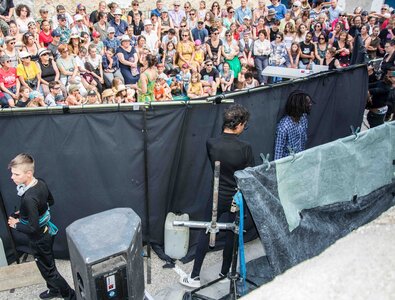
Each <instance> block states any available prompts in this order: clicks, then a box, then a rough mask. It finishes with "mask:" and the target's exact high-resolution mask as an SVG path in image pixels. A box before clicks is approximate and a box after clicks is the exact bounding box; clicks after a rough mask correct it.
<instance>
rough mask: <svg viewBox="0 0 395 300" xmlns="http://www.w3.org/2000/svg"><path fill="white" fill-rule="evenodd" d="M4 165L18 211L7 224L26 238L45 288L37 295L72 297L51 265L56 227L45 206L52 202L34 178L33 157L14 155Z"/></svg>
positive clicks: (54, 267)
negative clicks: (7, 171) (18, 198)
mask: <svg viewBox="0 0 395 300" xmlns="http://www.w3.org/2000/svg"><path fill="white" fill-rule="evenodd" d="M8 167H9V169H11V173H12V176H11V179H12V180H13V181H14V183H15V184H16V185H17V191H18V196H20V197H21V205H20V210H19V211H18V212H16V213H14V214H13V215H12V216H10V217H9V218H8V225H9V226H10V227H11V228H13V229H15V230H17V231H20V232H23V233H25V234H26V235H27V236H28V238H29V243H30V248H31V250H32V253H33V255H34V259H35V261H36V264H37V267H38V269H39V270H40V273H41V275H42V276H43V277H44V279H45V281H46V282H47V287H48V290H47V291H45V292H42V293H41V294H40V298H41V299H51V298H56V297H63V298H64V299H76V297H75V292H74V290H73V289H71V288H70V286H69V285H68V284H67V282H66V280H64V278H63V277H62V276H61V275H60V274H59V272H58V270H57V269H56V266H55V260H54V256H53V252H52V246H53V241H54V237H55V234H56V233H57V231H58V229H57V228H56V226H55V225H54V224H53V223H52V222H51V221H50V219H51V216H50V212H49V206H50V205H53V204H54V199H53V197H52V194H51V192H50V191H49V190H48V187H47V185H46V183H45V182H44V181H42V180H40V179H36V178H35V177H34V160H33V158H32V157H31V156H30V155H28V154H19V155H17V156H16V157H15V158H14V159H13V160H12V161H11V162H10V164H9V166H8Z"/></svg>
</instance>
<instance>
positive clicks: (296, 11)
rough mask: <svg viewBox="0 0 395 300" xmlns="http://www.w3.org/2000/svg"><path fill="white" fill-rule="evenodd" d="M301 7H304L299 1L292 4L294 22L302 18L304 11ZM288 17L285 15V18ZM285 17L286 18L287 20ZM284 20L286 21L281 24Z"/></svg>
mask: <svg viewBox="0 0 395 300" xmlns="http://www.w3.org/2000/svg"><path fill="white" fill-rule="evenodd" d="M301 7H302V3H301V2H300V1H299V0H296V1H294V3H293V4H292V8H291V11H290V13H291V18H292V20H297V19H298V18H301V17H302V14H303V10H302V8H301ZM286 15H287V14H285V16H286ZM285 16H284V18H285ZM283 20H284V19H282V20H281V22H282V21H283Z"/></svg>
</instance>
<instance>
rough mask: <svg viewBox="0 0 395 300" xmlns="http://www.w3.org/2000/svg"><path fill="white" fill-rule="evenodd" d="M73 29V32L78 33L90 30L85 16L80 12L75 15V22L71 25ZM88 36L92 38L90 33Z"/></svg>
mask: <svg viewBox="0 0 395 300" xmlns="http://www.w3.org/2000/svg"><path fill="white" fill-rule="evenodd" d="M71 30H72V32H73V33H77V34H78V35H81V33H82V32H88V33H89V32H90V29H89V28H88V26H87V25H86V24H85V23H84V17H83V16H82V15H80V14H76V15H75V16H74V23H73V25H72V26H71ZM88 38H89V40H90V37H89V35H88Z"/></svg>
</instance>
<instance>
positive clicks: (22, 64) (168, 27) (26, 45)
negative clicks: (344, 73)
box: [0, 0, 395, 107]
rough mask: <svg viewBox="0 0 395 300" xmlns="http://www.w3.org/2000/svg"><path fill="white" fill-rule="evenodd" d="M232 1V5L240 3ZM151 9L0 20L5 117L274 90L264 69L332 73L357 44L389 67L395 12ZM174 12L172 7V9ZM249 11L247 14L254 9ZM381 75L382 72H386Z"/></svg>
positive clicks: (270, 5)
mask: <svg viewBox="0 0 395 300" xmlns="http://www.w3.org/2000/svg"><path fill="white" fill-rule="evenodd" d="M237 1H238V0H237ZM283 2H286V3H281V2H280V1H279V0H271V1H265V0H258V1H257V2H254V3H253V4H254V5H252V4H251V3H248V0H240V3H234V2H233V0H225V2H224V3H219V2H218V1H212V2H210V3H208V2H206V1H205V0H201V1H200V2H199V5H198V7H194V6H193V5H192V4H191V3H190V2H188V1H186V2H183V3H181V2H180V1H179V0H175V1H174V2H173V3H171V9H170V7H169V8H168V7H166V6H165V4H164V2H163V0H157V1H156V4H154V5H155V7H152V10H150V11H142V10H140V8H139V5H140V3H139V2H138V1H137V0H133V1H132V3H131V8H130V9H124V8H121V7H119V6H118V4H117V3H116V2H111V3H109V4H106V2H104V1H102V2H100V3H99V5H98V7H97V9H96V10H94V11H91V12H88V11H87V9H86V7H85V6H84V5H83V4H78V5H77V7H76V8H75V11H73V12H68V11H66V9H65V6H63V5H61V4H60V5H57V6H56V7H54V8H53V13H52V12H51V11H52V9H51V7H49V6H45V7H44V6H43V7H41V8H40V9H39V13H38V15H37V16H35V15H34V13H33V11H32V10H31V9H30V8H29V6H27V5H25V4H20V5H18V6H17V7H14V4H13V1H12V0H9V1H6V2H5V4H4V6H3V7H1V8H2V13H1V15H0V29H1V30H0V54H1V55H0V65H1V68H0V88H1V92H0V100H1V105H2V107H15V106H17V107H25V106H29V107H32V106H33V107H34V106H55V105H81V104H100V103H129V102H135V101H140V102H146V101H168V100H179V99H180V100H182V99H196V98H200V97H207V96H214V95H216V94H218V93H226V92H231V91H234V90H240V89H250V88H254V87H257V86H259V85H264V84H266V83H268V82H275V80H278V79H275V78H274V79H273V78H268V77H267V76H264V74H262V71H263V70H264V69H265V67H267V66H269V65H271V66H279V67H284V68H294V69H311V68H312V67H313V66H314V65H326V66H328V67H329V69H336V68H342V67H346V66H348V65H349V64H350V60H351V56H352V53H353V44H354V39H355V37H356V36H357V35H359V34H360V36H361V38H362V41H363V45H364V47H365V48H366V51H367V55H368V56H369V58H370V59H376V58H378V57H384V61H385V64H386V65H387V67H388V66H389V67H390V65H391V64H392V65H393V61H394V58H393V56H394V55H393V48H394V46H393V45H392V38H393V31H392V30H393V27H394V24H395V15H394V14H393V11H392V8H390V7H389V6H388V5H383V7H382V9H381V11H380V12H368V11H366V10H364V9H363V8H361V7H357V8H355V10H354V12H353V13H346V12H345V11H344V10H343V9H342V8H341V7H339V6H338V4H337V1H336V0H333V1H326V2H325V1H324V0H290V1H283ZM169 4H170V3H169ZM252 6H253V7H255V8H254V9H252V8H251V7H252ZM383 71H384V72H385V66H384V68H383Z"/></svg>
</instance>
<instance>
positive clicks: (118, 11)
mask: <svg viewBox="0 0 395 300" xmlns="http://www.w3.org/2000/svg"><path fill="white" fill-rule="evenodd" d="M115 15H121V16H122V10H121V9H120V8H117V9H116V10H115V12H114V16H115Z"/></svg>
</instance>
